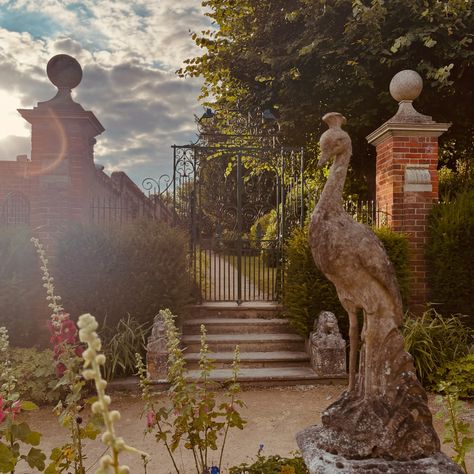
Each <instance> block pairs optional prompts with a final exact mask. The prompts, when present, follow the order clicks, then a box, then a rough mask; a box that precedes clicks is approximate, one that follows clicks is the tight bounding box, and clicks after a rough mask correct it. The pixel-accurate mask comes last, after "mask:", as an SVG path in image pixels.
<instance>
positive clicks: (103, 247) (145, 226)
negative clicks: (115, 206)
mask: <svg viewBox="0 0 474 474" xmlns="http://www.w3.org/2000/svg"><path fill="white" fill-rule="evenodd" d="M186 253H187V252H186V240H185V238H184V235H183V233H182V232H181V231H180V230H179V229H176V228H170V227H168V226H166V225H164V224H163V223H155V222H137V223H135V224H134V225H133V226H129V227H123V228H115V229H113V228H112V229H107V230H106V229H101V228H98V227H92V226H81V227H77V228H74V229H70V230H69V231H68V232H67V233H66V234H65V235H64V236H63V238H62V239H61V241H60V243H59V250H58V258H57V267H56V275H57V278H56V282H57V287H58V289H59V292H60V293H61V295H62V296H63V301H67V308H68V311H69V312H70V313H71V314H72V315H73V316H75V317H77V316H78V315H79V314H81V313H84V312H86V311H91V312H93V313H94V314H96V315H97V319H98V321H100V322H101V323H103V321H104V319H105V317H107V323H108V324H110V325H111V326H114V325H116V324H117V323H118V321H119V320H120V319H122V318H125V317H126V316H127V314H132V315H133V317H134V318H135V319H136V320H137V321H138V322H139V323H143V322H147V321H151V320H152V319H153V317H154V316H155V315H156V314H157V313H158V311H159V309H160V308H161V307H163V306H168V307H170V308H173V310H174V311H179V309H180V308H181V307H182V305H184V304H187V303H188V302H189V301H190V295H191V279H190V276H189V274H188V271H187V262H186Z"/></svg>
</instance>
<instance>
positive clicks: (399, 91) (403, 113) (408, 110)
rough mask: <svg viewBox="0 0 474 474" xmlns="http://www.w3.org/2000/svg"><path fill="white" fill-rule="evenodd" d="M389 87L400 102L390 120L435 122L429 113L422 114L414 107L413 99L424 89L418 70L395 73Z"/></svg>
mask: <svg viewBox="0 0 474 474" xmlns="http://www.w3.org/2000/svg"><path fill="white" fill-rule="evenodd" d="M389 88H390V94H391V95H392V97H393V98H394V99H395V100H396V101H397V102H398V111H397V113H396V114H395V115H394V116H393V117H392V118H391V119H390V120H388V121H389V122H396V123H433V121H432V120H431V117H430V116H429V115H423V114H420V113H419V112H418V111H416V110H415V108H414V107H413V101H414V100H415V99H416V98H417V97H418V96H419V95H420V94H421V91H422V89H423V79H422V78H421V76H420V75H419V74H418V73H417V72H416V71H412V70H410V69H405V70H404V71H400V72H399V73H397V74H395V76H393V79H392V81H391V82H390V86H389Z"/></svg>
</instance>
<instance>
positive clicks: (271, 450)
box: [15, 385, 474, 474]
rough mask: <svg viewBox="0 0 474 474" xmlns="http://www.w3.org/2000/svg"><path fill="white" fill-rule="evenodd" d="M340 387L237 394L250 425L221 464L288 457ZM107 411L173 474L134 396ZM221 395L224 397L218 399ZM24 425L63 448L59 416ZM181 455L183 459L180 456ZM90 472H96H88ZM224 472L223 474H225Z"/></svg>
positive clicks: (46, 411)
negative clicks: (116, 415)
mask: <svg viewBox="0 0 474 474" xmlns="http://www.w3.org/2000/svg"><path fill="white" fill-rule="evenodd" d="M343 388H344V387H343V386H341V385H319V386H296V387H274V388H271V389H268V388H267V389H260V390H257V389H254V388H253V389H250V388H249V389H246V390H244V392H243V393H242V394H241V399H242V400H243V401H244V402H245V407H244V408H243V409H242V410H241V413H242V416H243V418H244V419H246V420H247V421H248V423H247V425H246V427H245V428H244V430H243V431H240V430H231V431H230V432H229V438H228V444H227V448H226V451H225V455H224V466H225V467H226V468H228V467H229V466H233V465H236V464H240V463H242V462H247V463H248V462H249V461H250V460H251V458H254V457H255V454H256V452H257V450H258V447H259V445H260V444H264V445H265V447H264V450H263V454H265V455H268V454H276V453H277V454H280V455H282V456H284V455H287V454H289V453H290V452H292V451H295V450H296V449H297V445H296V441H295V435H296V433H297V432H298V431H300V430H301V429H303V428H306V427H308V426H309V425H311V424H316V423H320V421H321V413H322V411H323V410H324V409H325V408H326V407H327V406H328V405H329V404H330V403H332V402H333V401H334V400H335V399H336V397H338V396H339V394H340V392H341V390H343ZM111 396H112V405H111V409H119V410H120V411H121V413H122V420H121V421H120V422H119V423H118V424H117V432H118V434H119V435H121V436H123V437H124V438H125V440H126V442H127V443H129V444H131V445H132V446H136V447H138V448H142V449H144V450H145V451H147V452H148V453H150V454H151V455H152V461H151V463H150V465H149V469H148V472H149V473H150V474H168V473H173V472H174V471H173V470H172V464H171V461H169V459H168V456H167V454H166V450H165V448H164V446H162V445H157V444H156V443H155V442H154V438H153V436H150V435H149V436H147V437H144V430H145V419H144V418H142V417H141V411H142V409H143V403H142V401H141V400H140V397H139V396H138V394H135V393H134V394H123V393H121V394H119V393H111ZM220 397H222V393H221V394H219V396H218V398H220ZM158 399H159V400H161V401H163V402H164V403H166V402H167V394H166V393H163V394H161V395H158ZM429 405H430V408H431V410H432V412H433V413H435V412H436V411H438V407H437V405H436V404H435V403H434V397H433V396H432V395H429ZM465 406H466V407H467V415H466V420H468V421H469V423H470V424H471V428H472V429H474V403H466V404H465ZM27 418H28V422H29V423H30V424H31V426H32V427H34V428H36V429H40V430H41V431H42V432H43V440H42V443H41V446H42V447H43V449H45V450H46V451H47V452H48V453H49V451H50V450H51V449H52V448H53V447H55V446H59V445H62V444H63V443H64V442H65V441H66V438H65V434H66V433H65V430H63V429H62V428H59V426H58V421H57V418H56V417H55V416H54V414H53V413H52V409H51V408H50V407H49V408H42V409H41V410H40V411H39V412H33V413H30V414H28V417H27ZM434 424H435V428H436V430H437V432H438V434H440V435H441V433H442V430H443V427H442V422H441V421H439V420H435V422H434ZM442 449H443V451H444V452H446V454H448V455H449V456H451V455H452V454H453V453H452V451H451V450H450V449H449V448H447V447H446V446H444V445H443V446H442ZM85 452H86V455H87V459H88V460H87V463H86V464H87V466H90V464H92V462H93V460H95V459H97V458H98V457H99V456H100V455H102V452H103V446H102V444H101V443H100V442H98V441H97V442H88V443H87V446H86V450H85ZM181 455H182V456H181ZM217 458H218V455H217V454H215V452H212V457H211V459H213V460H217ZM121 459H122V462H123V463H126V464H128V466H130V468H131V472H133V473H134V474H140V473H142V472H143V468H142V467H141V464H140V460H139V459H137V458H136V457H134V456H132V455H124V456H123V458H121ZM177 459H178V463H179V464H180V465H181V463H182V464H183V465H184V469H183V470H182V471H181V472H182V474H183V473H185V474H191V473H193V472H196V471H195V469H193V465H192V460H191V457H190V456H189V453H187V452H183V453H180V452H179V450H178V451H177ZM467 468H468V472H474V452H471V453H469V454H468V456H467ZM15 472H17V473H18V474H32V471H31V469H25V468H24V467H22V468H21V469H18V470H17V471H15ZM89 472H94V469H91V470H90V471H89ZM227 472H228V471H227V469H225V470H224V473H227Z"/></svg>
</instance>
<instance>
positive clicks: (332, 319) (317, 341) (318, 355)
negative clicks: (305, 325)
mask: <svg viewBox="0 0 474 474" xmlns="http://www.w3.org/2000/svg"><path fill="white" fill-rule="evenodd" d="M309 341H310V352H311V354H310V355H311V367H312V368H313V370H314V371H315V372H316V374H317V375H318V377H342V376H345V375H346V342H345V341H344V339H343V338H342V336H341V333H340V332H339V326H338V325H337V319H336V316H334V314H333V313H331V312H329V311H322V312H321V313H320V314H319V318H318V319H317V320H316V321H315V322H314V332H312V333H311V334H310V336H309Z"/></svg>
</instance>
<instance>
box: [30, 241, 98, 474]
mask: <svg viewBox="0 0 474 474" xmlns="http://www.w3.org/2000/svg"><path fill="white" fill-rule="evenodd" d="M31 242H32V243H33V245H34V246H35V249H36V252H37V254H38V258H39V260H40V268H41V271H42V272H43V276H42V280H43V287H44V288H45V289H46V300H47V301H48V306H49V308H50V309H51V311H52V313H51V316H50V320H49V324H48V326H49V330H50V342H51V344H52V345H53V351H54V358H55V361H56V375H57V377H58V379H59V380H58V386H64V387H67V391H68V393H67V395H66V397H65V400H64V402H63V401H62V400H61V401H60V402H59V403H58V404H57V406H56V407H55V412H56V414H57V415H58V417H59V421H60V423H61V424H62V425H63V426H65V427H66V428H68V430H69V432H70V439H71V442H70V443H67V444H65V445H64V446H62V447H61V448H56V449H55V450H53V454H52V456H51V459H52V463H51V465H50V467H51V469H53V468H55V469H57V470H58V472H63V470H66V469H68V468H69V467H71V464H72V467H74V472H75V473H76V474H84V473H85V472H86V469H85V466H84V459H85V456H84V454H83V452H84V451H83V438H84V437H87V438H91V439H94V438H95V437H96V436H97V434H98V433H99V431H98V430H97V428H96V426H95V425H94V423H93V422H89V423H87V424H86V425H85V426H83V419H82V417H81V416H80V412H81V410H82V409H83V407H84V401H83V399H82V398H83V397H82V390H83V388H84V385H85V380H84V379H83V377H82V375H81V371H80V366H81V361H82V359H81V354H82V352H83V347H82V345H81V344H80V343H79V340H78V338H77V328H76V325H75V323H74V321H72V320H71V319H70V316H69V314H68V313H66V312H65V311H64V308H63V305H62V300H61V297H60V296H59V295H57V294H56V289H55V286H54V278H53V276H52V275H51V272H50V270H49V262H48V259H47V257H46V251H45V249H44V247H43V245H42V244H41V242H40V241H39V239H37V238H34V237H33V238H32V239H31ZM71 451H72V453H73V454H72V456H71Z"/></svg>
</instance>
